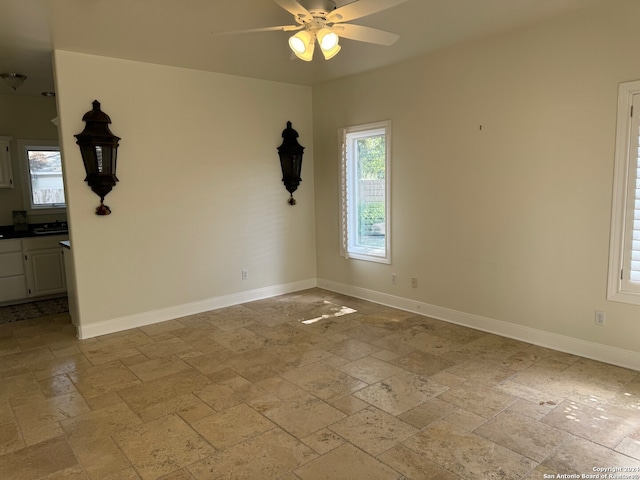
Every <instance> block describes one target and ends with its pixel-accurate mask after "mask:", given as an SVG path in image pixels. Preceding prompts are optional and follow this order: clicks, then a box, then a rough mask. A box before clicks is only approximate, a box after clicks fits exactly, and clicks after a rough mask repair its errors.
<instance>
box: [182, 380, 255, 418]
mask: <svg viewBox="0 0 640 480" xmlns="http://www.w3.org/2000/svg"><path fill="white" fill-rule="evenodd" d="M194 393H195V395H197V396H198V398H200V399H201V400H202V401H203V402H205V403H206V404H207V405H209V406H210V407H211V408H213V409H214V410H216V411H218V412H220V411H222V410H226V409H227V408H231V407H233V406H235V405H238V404H240V403H245V402H247V403H248V402H250V401H251V400H253V399H256V398H259V397H262V396H264V395H265V394H266V393H267V392H266V391H264V390H262V389H261V388H260V387H258V386H257V385H256V384H254V383H251V382H249V381H248V380H246V379H244V378H242V377H240V376H235V377H233V378H231V379H229V380H225V381H223V382H219V383H214V384H211V385H208V386H206V387H204V388H201V389H197V390H195V391H194Z"/></svg>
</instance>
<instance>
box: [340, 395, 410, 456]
mask: <svg viewBox="0 0 640 480" xmlns="http://www.w3.org/2000/svg"><path fill="white" fill-rule="evenodd" d="M328 428H329V430H331V431H332V432H335V433H337V434H338V435H340V436H341V437H343V438H345V439H346V440H348V441H349V442H351V443H353V444H354V445H355V446H357V447H359V448H361V449H363V450H364V451H365V452H367V453H369V454H370V455H373V456H376V455H379V454H381V453H382V452H384V451H385V450H388V449H389V448H391V447H393V446H394V445H396V444H398V443H400V442H401V441H403V440H405V439H406V438H408V437H410V436H411V435H414V434H415V433H417V432H418V429H416V428H415V427H412V426H411V425H409V424H408V423H404V422H403V421H401V420H398V419H397V418H396V417H394V416H392V415H389V414H388V413H385V412H383V411H382V410H378V409H377V408H374V407H369V408H367V409H365V410H360V411H359V412H358V413H355V414H353V415H351V416H350V417H347V418H345V419H344V420H340V421H339V422H336V423H334V424H333V425H329V427H328Z"/></svg>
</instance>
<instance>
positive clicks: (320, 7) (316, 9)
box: [298, 0, 336, 18]
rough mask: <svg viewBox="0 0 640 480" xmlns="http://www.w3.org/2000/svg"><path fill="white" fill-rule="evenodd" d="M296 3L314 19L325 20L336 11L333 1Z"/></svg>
mask: <svg viewBox="0 0 640 480" xmlns="http://www.w3.org/2000/svg"><path fill="white" fill-rule="evenodd" d="M298 3H299V4H300V5H302V6H303V7H304V8H306V9H307V10H308V11H309V13H310V14H311V15H313V16H314V17H321V18H325V17H326V16H327V15H329V14H330V13H331V12H332V11H333V10H335V9H336V2H334V1H333V0H298Z"/></svg>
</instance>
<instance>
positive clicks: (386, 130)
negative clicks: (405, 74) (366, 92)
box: [338, 120, 392, 264]
mask: <svg viewBox="0 0 640 480" xmlns="http://www.w3.org/2000/svg"><path fill="white" fill-rule="evenodd" d="M378 135H384V138H385V202H384V209H385V246H384V248H383V249H382V248H374V247H365V246H359V245H355V240H354V238H353V235H349V232H350V231H351V232H355V231H357V220H356V216H357V215H354V214H353V211H352V209H357V206H356V205H351V204H350V200H352V199H353V197H352V194H353V195H355V193H354V192H356V190H357V181H356V176H357V175H356V170H357V168H356V163H357V162H354V161H349V158H353V157H354V156H355V154H354V153H353V143H352V142H353V139H358V138H365V137H369V136H378ZM338 136H339V144H340V175H339V182H340V186H339V191H340V199H339V200H340V201H339V205H340V240H341V243H340V255H341V256H343V257H344V258H354V259H357V260H365V261H369V262H376V263H386V264H390V263H391V141H392V139H391V120H383V121H380V122H374V123H367V124H362V125H354V126H350V127H343V128H340V129H339V130H338Z"/></svg>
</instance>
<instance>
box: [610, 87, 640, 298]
mask: <svg viewBox="0 0 640 480" xmlns="http://www.w3.org/2000/svg"><path fill="white" fill-rule="evenodd" d="M634 97H635V101H636V107H635V109H634V106H633V104H634ZM639 105H640V81H634V82H625V83H621V84H620V86H619V88H618V119H617V127H616V151H615V166H614V180H613V199H612V216H611V242H610V252H609V275H608V286H607V298H608V299H609V300H613V301H618V302H625V303H632V304H636V305H640V283H638V282H633V281H631V250H632V243H633V213H634V209H635V205H634V204H635V190H636V188H635V185H636V177H637V174H636V171H637V169H638V129H639V128H640V108H638V106H639ZM634 110H635V111H634Z"/></svg>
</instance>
